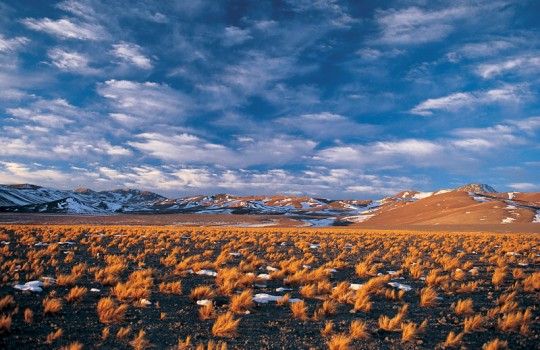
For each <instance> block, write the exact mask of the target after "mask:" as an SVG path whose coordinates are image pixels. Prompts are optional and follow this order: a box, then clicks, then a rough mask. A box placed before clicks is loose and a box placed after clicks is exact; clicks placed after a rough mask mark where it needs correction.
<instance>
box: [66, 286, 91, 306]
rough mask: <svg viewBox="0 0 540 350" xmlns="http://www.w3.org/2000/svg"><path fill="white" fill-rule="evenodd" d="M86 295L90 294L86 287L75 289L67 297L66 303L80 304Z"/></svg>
mask: <svg viewBox="0 0 540 350" xmlns="http://www.w3.org/2000/svg"><path fill="white" fill-rule="evenodd" d="M86 293H88V289H87V288H85V287H73V288H71V290H70V291H69V293H68V295H66V301H67V302H68V303H80V302H81V301H82V299H83V298H84V296H85V295H86Z"/></svg>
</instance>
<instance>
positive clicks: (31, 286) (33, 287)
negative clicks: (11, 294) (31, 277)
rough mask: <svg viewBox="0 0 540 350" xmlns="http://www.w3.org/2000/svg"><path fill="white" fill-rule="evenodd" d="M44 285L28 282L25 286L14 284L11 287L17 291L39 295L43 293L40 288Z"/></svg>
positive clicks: (37, 282)
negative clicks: (26, 291)
mask: <svg viewBox="0 0 540 350" xmlns="http://www.w3.org/2000/svg"><path fill="white" fill-rule="evenodd" d="M44 285H45V284H44V283H43V282H41V281H30V282H26V283H25V284H16V285H14V286H13V288H15V289H19V290H22V291H25V290H28V291H30V292H35V293H39V292H41V291H43V289H42V288H41V287H43V286H44Z"/></svg>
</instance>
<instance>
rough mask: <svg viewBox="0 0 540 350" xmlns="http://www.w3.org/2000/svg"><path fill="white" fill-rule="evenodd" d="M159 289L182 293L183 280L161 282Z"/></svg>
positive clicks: (163, 291) (169, 292) (167, 292)
mask: <svg viewBox="0 0 540 350" xmlns="http://www.w3.org/2000/svg"><path fill="white" fill-rule="evenodd" d="M159 291H160V292H161V293H165V294H176V295H182V281H177V282H169V283H165V282H163V283H160V285H159Z"/></svg>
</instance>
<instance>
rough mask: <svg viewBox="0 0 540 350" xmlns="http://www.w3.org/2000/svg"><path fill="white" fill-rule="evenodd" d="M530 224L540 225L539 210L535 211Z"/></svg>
mask: <svg viewBox="0 0 540 350" xmlns="http://www.w3.org/2000/svg"><path fill="white" fill-rule="evenodd" d="M532 222H535V223H540V210H537V211H536V215H535V216H534V218H533V221H532Z"/></svg>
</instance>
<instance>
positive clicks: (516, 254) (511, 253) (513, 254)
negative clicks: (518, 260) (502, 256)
mask: <svg viewBox="0 0 540 350" xmlns="http://www.w3.org/2000/svg"><path fill="white" fill-rule="evenodd" d="M506 255H508V256H521V254H519V253H516V252H508V253H506Z"/></svg>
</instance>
